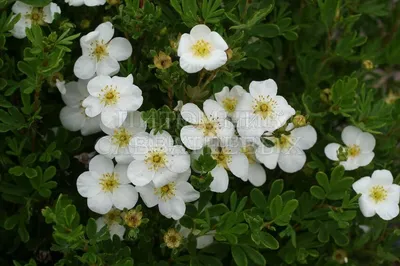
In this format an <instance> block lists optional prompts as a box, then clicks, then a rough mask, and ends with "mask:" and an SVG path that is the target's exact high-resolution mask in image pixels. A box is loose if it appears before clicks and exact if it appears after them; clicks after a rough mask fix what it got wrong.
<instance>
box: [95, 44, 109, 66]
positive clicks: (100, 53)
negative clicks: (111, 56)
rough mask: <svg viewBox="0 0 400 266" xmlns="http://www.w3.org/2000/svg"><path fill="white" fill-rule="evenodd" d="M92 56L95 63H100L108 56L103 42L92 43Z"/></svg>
mask: <svg viewBox="0 0 400 266" xmlns="http://www.w3.org/2000/svg"><path fill="white" fill-rule="evenodd" d="M92 46H94V48H92V56H94V57H96V60H97V61H100V60H101V59H103V58H104V57H106V56H108V48H107V44H106V43H104V41H96V42H94V43H92Z"/></svg>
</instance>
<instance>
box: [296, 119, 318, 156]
mask: <svg viewBox="0 0 400 266" xmlns="http://www.w3.org/2000/svg"><path fill="white" fill-rule="evenodd" d="M291 136H292V137H293V138H294V141H295V145H296V146H297V147H299V148H300V149H302V150H308V149H310V148H311V147H312V146H314V144H315V143H316V142H317V132H316V131H315V129H314V128H313V127H312V126H309V125H308V126H305V127H299V128H295V129H293V130H292V132H291Z"/></svg>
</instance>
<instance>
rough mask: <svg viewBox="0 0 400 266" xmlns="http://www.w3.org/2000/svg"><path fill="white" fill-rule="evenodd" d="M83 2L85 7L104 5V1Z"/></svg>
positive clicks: (88, 0)
mask: <svg viewBox="0 0 400 266" xmlns="http://www.w3.org/2000/svg"><path fill="white" fill-rule="evenodd" d="M84 1H85V5H87V6H101V5H104V4H105V3H106V0H84ZM111 37H112V36H111Z"/></svg>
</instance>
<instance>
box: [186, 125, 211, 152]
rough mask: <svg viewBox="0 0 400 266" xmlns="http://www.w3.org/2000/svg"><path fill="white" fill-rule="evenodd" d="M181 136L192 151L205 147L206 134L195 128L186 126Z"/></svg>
mask: <svg viewBox="0 0 400 266" xmlns="http://www.w3.org/2000/svg"><path fill="white" fill-rule="evenodd" d="M180 136H181V141H182V143H183V144H184V145H185V146H186V148H188V149H190V150H199V149H201V148H203V146H204V143H205V138H204V133H203V131H202V130H201V129H198V128H196V127H194V126H184V127H183V128H182V129H181V134H180Z"/></svg>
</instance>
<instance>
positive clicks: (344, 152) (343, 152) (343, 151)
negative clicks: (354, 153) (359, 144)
mask: <svg viewBox="0 0 400 266" xmlns="http://www.w3.org/2000/svg"><path fill="white" fill-rule="evenodd" d="M348 156H349V151H348V149H347V148H346V147H343V146H340V148H339V149H338V150H337V157H338V159H339V161H341V162H343V161H347V158H348Z"/></svg>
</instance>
